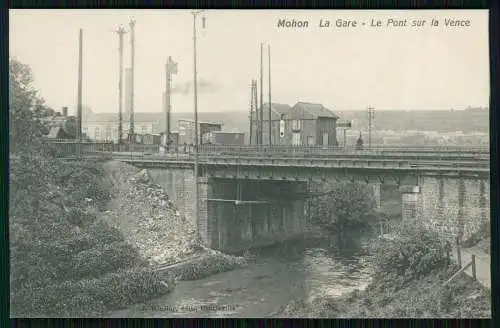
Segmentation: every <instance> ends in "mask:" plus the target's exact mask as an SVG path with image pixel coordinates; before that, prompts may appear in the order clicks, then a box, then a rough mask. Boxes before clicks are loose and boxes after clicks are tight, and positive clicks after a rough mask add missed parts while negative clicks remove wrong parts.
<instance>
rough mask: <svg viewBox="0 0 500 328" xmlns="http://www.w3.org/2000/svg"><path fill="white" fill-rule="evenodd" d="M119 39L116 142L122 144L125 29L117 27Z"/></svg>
mask: <svg viewBox="0 0 500 328" xmlns="http://www.w3.org/2000/svg"><path fill="white" fill-rule="evenodd" d="M116 33H117V34H118V38H119V48H118V52H119V70H120V71H119V81H118V142H119V143H121V142H122V137H123V126H122V119H123V118H122V103H123V35H124V34H125V33H127V32H125V29H124V28H123V27H121V26H120V27H119V28H118V30H117V31H116Z"/></svg>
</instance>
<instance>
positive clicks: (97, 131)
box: [94, 126, 101, 140]
mask: <svg viewBox="0 0 500 328" xmlns="http://www.w3.org/2000/svg"><path fill="white" fill-rule="evenodd" d="M100 134H101V131H99V127H98V126H96V128H95V130H94V138H95V139H96V140H98V139H99V137H100V136H101V135H100Z"/></svg>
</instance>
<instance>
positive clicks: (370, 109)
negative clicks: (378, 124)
mask: <svg viewBox="0 0 500 328" xmlns="http://www.w3.org/2000/svg"><path fill="white" fill-rule="evenodd" d="M367 111H368V148H369V149H371V148H372V128H373V120H374V118H375V108H373V107H368V109H367Z"/></svg>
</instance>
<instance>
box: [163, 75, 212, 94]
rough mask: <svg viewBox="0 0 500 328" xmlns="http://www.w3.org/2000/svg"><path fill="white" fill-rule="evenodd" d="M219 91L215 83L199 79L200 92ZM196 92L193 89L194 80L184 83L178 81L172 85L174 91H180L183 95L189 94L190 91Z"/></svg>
mask: <svg viewBox="0 0 500 328" xmlns="http://www.w3.org/2000/svg"><path fill="white" fill-rule="evenodd" d="M215 91H217V87H216V85H215V83H213V82H210V81H207V80H203V79H200V80H198V92H199V93H211V92H215ZM192 92H194V90H193V82H192V81H187V82H182V83H176V84H175V85H174V86H173V87H172V93H180V94H183V95H187V94H189V93H192Z"/></svg>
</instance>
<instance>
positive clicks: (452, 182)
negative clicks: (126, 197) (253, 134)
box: [121, 158, 490, 251]
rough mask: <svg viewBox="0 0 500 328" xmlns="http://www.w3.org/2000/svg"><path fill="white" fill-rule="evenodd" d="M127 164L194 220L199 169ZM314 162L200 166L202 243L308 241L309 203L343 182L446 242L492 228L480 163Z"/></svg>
mask: <svg viewBox="0 0 500 328" xmlns="http://www.w3.org/2000/svg"><path fill="white" fill-rule="evenodd" d="M121 160H123V161H125V162H128V163H130V164H133V165H135V166H138V167H141V168H146V169H148V172H149V174H150V176H151V177H152V178H153V180H154V181H155V183H157V184H160V185H161V186H163V187H164V188H165V190H166V191H167V193H169V194H170V195H172V198H173V200H174V201H175V203H176V204H177V206H178V207H179V208H180V212H181V213H183V215H185V216H186V217H187V218H189V219H194V218H195V215H194V208H195V201H196V197H195V194H194V176H193V169H192V161H189V160H175V161H167V160H153V159H145V158H143V159H121ZM308 161H309V162H308V163H309V165H305V164H306V163H305V162H302V163H301V165H297V166H291V165H288V166H287V165H285V164H284V163H282V165H279V163H278V165H253V164H252V163H251V162H245V161H243V162H242V161H241V159H239V160H238V162H236V159H233V160H230V159H223V158H218V159H216V160H215V159H214V160H213V161H210V162H207V161H204V160H203V159H200V170H199V172H200V176H199V178H198V184H199V187H198V192H199V195H198V199H199V214H198V223H197V224H198V228H199V232H200V236H201V237H202V239H203V240H204V241H205V242H206V244H207V245H208V246H210V247H212V248H215V249H220V250H223V251H237V250H242V249H246V248H250V247H255V246H264V245H268V244H272V243H275V242H277V241H280V240H285V239H289V238H292V237H294V236H298V235H301V234H302V233H303V232H304V229H306V227H307V225H308V223H309V220H308V217H309V211H308V206H309V201H308V197H307V196H308V195H310V194H315V193H316V194H317V193H321V192H327V191H329V190H331V189H332V187H333V186H334V185H335V184H338V183H342V182H351V183H361V184H365V185H366V186H367V188H369V190H370V191H371V195H372V197H373V200H374V201H375V204H377V207H378V208H379V209H384V208H386V207H387V206H391V207H392V208H394V206H395V204H396V206H397V208H398V211H399V213H400V215H401V217H402V219H405V220H407V219H418V220H423V221H424V222H426V223H427V224H428V225H429V226H430V227H432V228H433V229H436V230H439V231H440V232H442V234H443V236H444V237H447V238H455V237H456V236H459V237H460V238H461V239H462V240H466V239H467V238H468V237H469V236H470V235H471V234H473V233H474V232H475V231H477V230H478V229H479V228H480V226H481V224H482V223H484V222H489V215H490V214H489V212H490V210H489V209H490V200H489V186H490V184H489V169H484V168H482V166H481V165H482V164H481V163H478V162H476V168H473V167H469V166H467V165H464V166H463V167H460V166H458V167H457V166H454V167H449V165H441V166H437V165H435V166H432V167H430V166H428V164H425V165H423V164H422V163H412V162H409V163H407V162H400V163H396V162H394V161H392V162H391V163H383V162H377V161H373V162H372V163H371V164H370V166H369V167H368V166H361V167H360V166H359V165H358V164H356V163H354V162H351V164H350V165H347V162H345V161H344V162H343V164H342V165H336V164H335V163H324V161H323V160H322V161H323V162H322V163H323V164H322V165H319V163H313V164H311V161H310V160H308ZM276 162H277V160H274V163H275V164H276ZM313 162H314V161H313ZM261 163H262V161H261ZM264 164H265V163H264ZM315 164H317V165H315ZM483 164H484V163H483Z"/></svg>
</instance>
